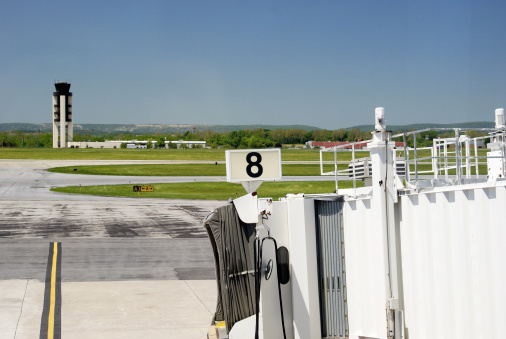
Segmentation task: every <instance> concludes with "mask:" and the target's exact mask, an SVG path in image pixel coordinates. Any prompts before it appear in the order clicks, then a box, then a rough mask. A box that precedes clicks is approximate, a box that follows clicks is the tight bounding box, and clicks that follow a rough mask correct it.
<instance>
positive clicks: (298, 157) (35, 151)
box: [0, 148, 369, 161]
mask: <svg viewBox="0 0 506 339" xmlns="http://www.w3.org/2000/svg"><path fill="white" fill-rule="evenodd" d="M366 156H369V152H363V151H361V152H356V153H355V157H356V158H360V157H366ZM351 157H352V155H351V152H338V153H337V160H338V161H350V160H351ZM0 159H34V160H37V159H39V160H207V161H225V150H223V149H105V148H104V149H95V148H80V149H75V148H71V149H69V148H67V149H53V148H0ZM281 160H283V161H319V160H320V151H319V150H315V149H313V150H311V149H283V150H281ZM323 160H325V161H333V160H334V153H332V152H324V153H323Z"/></svg>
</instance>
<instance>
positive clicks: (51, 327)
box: [47, 242, 58, 339]
mask: <svg viewBox="0 0 506 339" xmlns="http://www.w3.org/2000/svg"><path fill="white" fill-rule="evenodd" d="M57 259H58V243H57V242H55V243H54V249H53V266H52V267H51V297H50V301H49V319H48V322H47V337H48V339H53V337H54V308H55V301H56V291H55V287H56V261H57Z"/></svg>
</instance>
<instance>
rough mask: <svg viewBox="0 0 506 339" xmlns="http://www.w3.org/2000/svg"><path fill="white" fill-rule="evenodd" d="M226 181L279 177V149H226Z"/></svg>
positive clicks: (268, 179) (266, 179)
mask: <svg viewBox="0 0 506 339" xmlns="http://www.w3.org/2000/svg"><path fill="white" fill-rule="evenodd" d="M225 156H226V160H227V166H226V167H227V181H228V182H241V183H242V182H248V181H273V180H279V179H281V151H280V150H279V149H249V150H237V151H236V150H234V151H226V153H225Z"/></svg>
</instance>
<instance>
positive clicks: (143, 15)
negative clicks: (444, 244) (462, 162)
mask: <svg viewBox="0 0 506 339" xmlns="http://www.w3.org/2000/svg"><path fill="white" fill-rule="evenodd" d="M505 14H506V1H504V0H491V1H488V0H483V1H477V0H459V1H457V0H455V1H446V0H428V1H409V0H408V1H406V0H404V1H401V0H398V1H382V0H325V1H297V0H295V1H284V0H280V1H263V0H255V1H249V0H240V1H238V0H203V1H193V0H184V1H168V0H166V1H151V0H144V1H94V0H92V1H90V0H86V1H35V0H31V1H2V2H1V3H0V61H1V62H0V122H34V123H49V122H50V121H51V96H52V92H53V91H54V86H53V84H54V82H55V81H58V80H60V81H69V82H70V83H71V84H72V87H71V91H72V92H73V95H74V122H75V123H78V124H79V123H153V124H181V123H184V124H257V123H262V124H307V125H313V126H317V127H321V128H328V129H336V128H340V127H350V126H354V125H359V124H372V123H373V119H374V108H375V107H377V106H383V107H385V116H386V119H387V124H395V125H397V124H409V123H418V122H434V123H452V122H464V121H483V120H485V121H493V119H494V109H495V108H498V107H505V106H506V17H505Z"/></svg>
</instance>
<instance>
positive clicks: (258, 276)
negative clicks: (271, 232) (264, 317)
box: [254, 236, 286, 339]
mask: <svg viewBox="0 0 506 339" xmlns="http://www.w3.org/2000/svg"><path fill="white" fill-rule="evenodd" d="M266 239H267V240H272V241H273V242H274V249H275V251H276V267H277V266H278V244H277V242H276V239H274V238H272V237H271V236H268V237H265V238H263V239H262V242H261V243H260V246H259V249H258V252H259V253H258V265H255V270H256V271H255V290H257V288H258V294H257V295H256V297H257V300H256V311H257V313H256V324H255V339H258V318H259V313H260V310H259V308H260V284H261V281H262V273H261V272H262V270H261V268H262V267H261V265H262V252H263V247H264V241H265V240H266ZM259 242H260V240H259V239H257V241H256V243H259ZM255 245H256V244H255ZM254 250H255V252H256V249H254ZM255 254H256V253H255ZM255 254H254V255H255ZM255 257H256V255H255ZM257 273H259V274H257ZM277 280H278V295H279V309H280V310H281V325H282V327H283V338H284V339H286V330H285V315H284V313H283V298H282V297H281V283H280V282H279V277H278V278H277Z"/></svg>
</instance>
